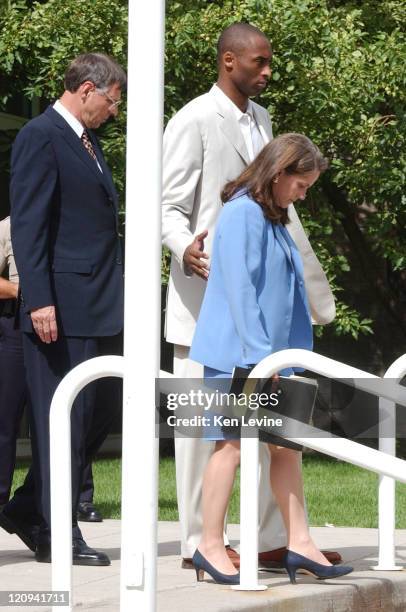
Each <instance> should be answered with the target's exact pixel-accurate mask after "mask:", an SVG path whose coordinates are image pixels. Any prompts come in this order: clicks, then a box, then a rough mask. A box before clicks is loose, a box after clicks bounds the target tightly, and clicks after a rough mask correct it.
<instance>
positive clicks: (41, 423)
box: [10, 334, 118, 536]
mask: <svg viewBox="0 0 406 612" xmlns="http://www.w3.org/2000/svg"><path fill="white" fill-rule="evenodd" d="M111 342H112V339H111V338H66V337H60V338H59V339H58V340H57V342H53V343H51V344H44V343H42V342H41V341H40V340H39V338H38V337H37V336H36V335H35V334H23V343H24V359H25V365H26V376H27V385H28V389H29V393H30V397H31V409H30V415H29V416H30V426H31V438H32V450H33V465H32V470H33V472H31V471H30V472H29V473H28V475H27V479H26V482H25V483H24V485H23V486H22V487H20V489H18V491H16V494H15V496H14V498H13V500H11V504H10V505H12V506H13V511H15V512H16V513H18V514H22V513H23V512H24V508H25V510H27V509H28V507H31V508H32V507H33V505H36V507H37V509H38V512H39V514H40V515H41V517H42V528H43V530H44V531H47V530H49V529H50V523H51V517H50V480H49V409H50V404H51V401H52V397H53V394H54V392H55V390H56V387H57V386H58V384H59V382H60V381H61V380H62V378H63V377H64V376H65V375H66V374H67V372H69V371H70V370H71V369H72V368H73V367H75V366H76V365H78V364H79V363H81V362H83V361H85V360H87V359H90V358H92V357H96V356H98V355H102V354H107V353H108V352H109V350H108V349H109V348H110V345H111ZM106 346H107V349H106ZM97 384H99V383H97ZM106 384H107V383H106ZM116 388H118V384H117V383H116ZM96 391H97V386H96V384H90V385H88V386H87V387H85V389H83V390H82V391H81V392H80V393H79V395H78V396H77V398H76V400H75V402H74V405H73V407H72V413H71V429H72V440H71V443H72V523H73V526H74V536H80V530H79V529H78V527H77V523H76V509H77V505H78V502H79V493H80V489H81V487H82V484H83V474H84V468H85V466H86V464H87V463H88V462H89V461H90V460H91V458H92V457H93V456H94V454H95V453H96V452H97V450H98V448H99V447H100V445H101V443H102V442H103V441H104V439H105V437H106V435H107V433H108V431H109V427H110V424H111V422H112V420H113V418H114V417H115V416H116V411H117V406H118V403H117V402H114V403H113V404H111V403H110V402H109V401H104V402H103V403H102V404H101V405H100V406H97V409H96V410H94V408H95V405H96ZM113 395H114V394H113ZM33 476H34V477H33ZM33 482H35V487H33ZM33 489H35V501H34V499H33V497H32V496H33ZM30 498H31V503H29V499H30Z"/></svg>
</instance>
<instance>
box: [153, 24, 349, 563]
mask: <svg viewBox="0 0 406 612" xmlns="http://www.w3.org/2000/svg"><path fill="white" fill-rule="evenodd" d="M271 55H272V54H271V48H270V44H269V41H268V40H267V38H266V36H265V35H264V34H263V33H262V32H261V31H260V30H258V29H257V28H255V27H253V26H251V25H249V24H246V23H237V24H233V25H231V26H229V27H228V28H226V30H224V32H223V33H222V34H221V36H220V39H219V42H218V55H217V58H218V70H219V74H218V81H217V84H216V85H214V86H213V87H212V88H211V90H210V91H209V92H208V93H206V94H204V95H202V96H199V97H198V98H195V99H194V100H192V101H191V102H189V104H186V106H184V107H183V108H182V109H181V110H180V111H179V112H178V113H177V114H176V115H175V116H174V117H173V118H172V119H171V120H170V121H169V123H168V126H167V128H166V131H165V135H164V164H163V167H164V186H163V243H164V245H166V246H167V247H168V248H169V249H170V250H171V252H172V263H171V274H170V280H169V288H168V303H167V313H166V339H167V341H168V342H172V343H173V344H174V345H175V346H174V374H175V375H176V376H177V377H179V378H188V377H194V378H200V377H202V367H201V366H200V364H197V363H196V362H193V361H191V360H189V359H188V354H189V348H190V345H191V342H192V338H193V333H194V329H195V324H196V320H197V316H198V314H199V309H200V305H201V302H202V299H203V294H204V291H205V284H206V279H207V277H208V274H209V254H210V252H211V245H212V239H213V235H214V227H215V224H216V220H217V216H218V214H219V211H220V207H221V201H220V192H221V190H222V188H223V186H224V185H225V183H226V182H227V181H229V180H231V179H234V178H235V177H237V176H238V175H239V174H240V173H241V172H242V171H243V170H244V168H245V167H246V165H247V164H249V163H250V162H251V161H252V160H253V159H254V157H255V156H256V154H257V153H258V152H259V151H260V150H261V149H262V147H263V146H264V145H265V144H266V143H267V142H268V141H269V140H270V139H271V138H272V126H271V120H270V117H269V114H268V112H267V111H266V110H265V109H264V108H263V107H261V106H259V105H258V104H256V103H255V102H252V101H251V100H249V97H250V96H256V95H257V94H259V93H260V92H261V91H262V90H263V89H264V87H265V86H266V84H267V81H268V79H269V77H270V75H271V69H270V66H269V64H270V60H271ZM289 216H290V218H291V221H292V222H291V223H290V224H289V225H288V228H289V231H290V232H291V234H292V236H293V237H294V240H295V241H296V243H297V245H298V247H299V249H300V251H301V254H302V257H303V262H304V269H305V281H306V288H307V292H308V296H309V302H310V306H311V308H312V315H313V318H314V319H315V321H317V323H328V322H329V321H331V320H332V319H333V318H334V315H335V307H334V299H333V296H332V294H331V291H330V288H329V285H328V282H327V279H326V277H325V275H324V273H323V271H322V269H321V267H320V264H319V262H318V260H317V258H316V256H315V254H314V253H313V250H312V248H311V246H310V244H309V241H308V240H307V237H306V235H305V233H304V231H303V228H302V226H301V223H300V221H299V219H298V217H297V214H296V212H295V210H294V208H293V206H291V207H290V211H289ZM260 447H261V451H260V458H261V474H262V475H263V477H261V479H260V480H261V484H260V500H261V501H260V525H259V550H260V563H261V564H262V565H267V566H268V567H271V566H275V564H277V563H278V562H279V561H280V560H281V555H282V554H283V551H282V550H281V547H284V546H285V544H286V534H285V530H284V527H283V523H282V518H281V515H280V513H279V510H278V508H277V506H276V503H275V501H274V500H273V498H272V497H271V493H270V487H269V482H268V480H269V454H268V451H267V448H266V445H262V444H261V445H260ZM213 449H214V443H211V442H208V441H205V440H198V439H191V438H184V437H177V438H176V440H175V454H176V479H177V495H178V508H179V518H180V524H181V538H182V546H181V548H182V557H183V567H189V566H190V558H191V557H192V556H193V553H194V551H195V549H196V547H197V544H198V542H199V540H200V533H201V525H202V517H201V508H200V505H201V489H202V478H203V471H204V468H205V465H206V463H207V461H208V459H209V457H210V455H211V453H212V452H213ZM225 543H226V545H227V538H226V536H225ZM275 549H278V550H275ZM229 555H230V557H231V558H232V560H233V562H234V563H235V565H236V566H238V557H237V558H236V553H235V552H234V551H232V550H229ZM329 558H330V556H329ZM330 560H332V561H333V562H334V561H335V562H337V561H338V560H339V559H337V558H333V559H330Z"/></svg>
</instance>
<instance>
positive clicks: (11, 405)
mask: <svg viewBox="0 0 406 612" xmlns="http://www.w3.org/2000/svg"><path fill="white" fill-rule="evenodd" d="M26 396H27V393H26V385H25V370H24V358H23V348H22V343H21V333H20V332H19V331H18V330H15V329H14V317H0V505H3V504H5V503H6V502H7V501H8V499H9V496H10V489H11V484H12V481H13V473H14V468H15V461H16V442H17V435H18V430H19V427H20V422H21V418H22V415H23V410H24V405H25V402H26Z"/></svg>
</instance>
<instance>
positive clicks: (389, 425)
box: [372, 355, 406, 571]
mask: <svg viewBox="0 0 406 612" xmlns="http://www.w3.org/2000/svg"><path fill="white" fill-rule="evenodd" d="M405 375H406V355H402V356H401V357H399V358H398V359H396V361H394V362H393V363H392V365H391V366H390V367H389V368H388V369H387V371H386V372H385V375H384V378H392V379H395V380H397V381H398V382H400V381H401V380H402V378H403V377H404V376H405ZM379 406H380V410H381V413H383V412H385V420H384V419H383V418H382V414H381V415H380V419H379V427H380V432H379V450H380V451H382V452H383V453H387V454H388V455H392V456H393V457H394V456H396V404H395V402H391V401H390V400H387V399H383V398H380V400H379ZM388 416H389V417H391V418H389V419H388ZM378 511H379V559H378V565H376V566H374V567H373V568H372V569H374V570H386V571H388V570H391V571H394V570H401V569H403V567H402V566H401V565H396V561H395V480H394V479H393V478H391V477H390V476H384V475H382V474H380V475H379V489H378Z"/></svg>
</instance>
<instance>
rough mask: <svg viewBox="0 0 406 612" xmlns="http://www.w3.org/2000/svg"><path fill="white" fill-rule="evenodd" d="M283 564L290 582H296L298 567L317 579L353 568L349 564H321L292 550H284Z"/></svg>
mask: <svg viewBox="0 0 406 612" xmlns="http://www.w3.org/2000/svg"><path fill="white" fill-rule="evenodd" d="M283 565H284V567H285V569H286V571H287V572H288V574H289V578H290V582H291V584H296V572H297V570H298V569H301V570H305V571H306V572H307V573H309V574H311V575H312V576H314V577H315V578H317V579H318V580H328V579H329V578H338V577H339V576H345V574H350V573H351V572H352V571H353V569H354V568H353V567H350V566H349V565H322V564H321V563H316V562H315V561H312V560H311V559H308V558H307V557H303V556H302V555H299V554H298V553H295V552H293V551H292V550H287V551H286V553H285V557H284V559H283Z"/></svg>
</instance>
